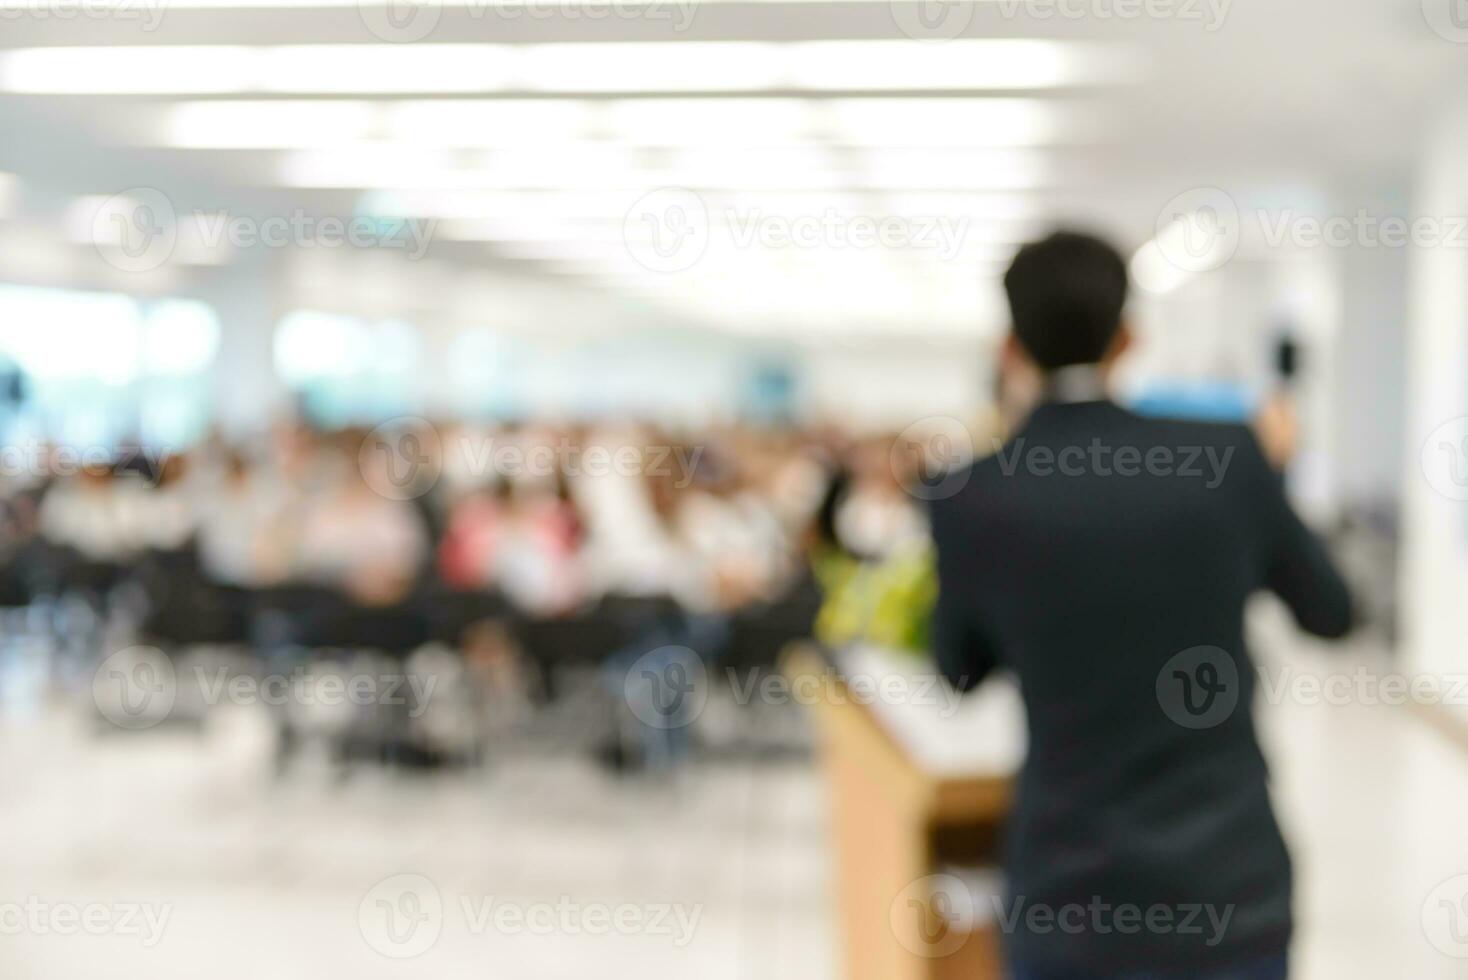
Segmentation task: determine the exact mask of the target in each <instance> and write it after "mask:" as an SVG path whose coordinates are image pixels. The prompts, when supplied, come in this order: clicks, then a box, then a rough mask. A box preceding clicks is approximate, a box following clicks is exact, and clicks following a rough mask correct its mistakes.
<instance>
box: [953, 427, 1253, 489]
mask: <svg viewBox="0 0 1468 980" xmlns="http://www.w3.org/2000/svg"><path fill="white" fill-rule="evenodd" d="M986 448H987V450H988V451H987V452H985V453H984V455H982V456H980V457H978V458H976V459H974V460H973V461H971V462H969V463H967V464H965V465H963V466H960V467H956V468H954V469H952V470H950V471H948V472H947V473H946V474H945V475H944V477H943V479H942V480H941V481H939V482H938V483H935V484H934V485H933V486H932V487H931V489H932V490H933V491H935V492H933V493H930V494H929V495H928V499H929V502H930V504H931V505H932V508H933V509H934V510H935V511H942V510H944V509H948V508H954V507H957V508H964V507H968V506H976V505H979V504H981V502H983V501H985V500H994V499H996V497H995V495H996V494H999V495H1002V494H1003V492H1004V491H1005V490H1006V489H1010V490H1012V489H1015V488H1016V487H1017V486H1019V485H1021V484H1027V483H1028V480H1029V479H1031V478H1036V477H1039V478H1045V477H1051V476H1055V475H1057V474H1058V475H1062V476H1077V475H1084V474H1085V473H1089V472H1092V471H1094V472H1095V473H1096V474H1097V475H1108V476H1109V475H1113V474H1114V473H1116V472H1117V471H1116V469H1115V468H1116V466H1117V465H1118V464H1119V465H1120V466H1121V467H1122V469H1123V470H1124V471H1125V472H1126V474H1127V475H1146V474H1149V473H1152V472H1153V471H1162V472H1164V475H1170V474H1173V473H1175V472H1176V471H1177V469H1178V468H1184V469H1187V470H1192V469H1194V468H1200V467H1203V466H1208V467H1211V468H1212V470H1213V471H1214V472H1216V473H1217V474H1218V476H1219V478H1220V479H1221V478H1222V477H1223V476H1224V475H1225V474H1226V473H1227V474H1228V475H1232V473H1230V472H1229V471H1234V470H1235V468H1237V472H1238V473H1240V474H1242V473H1250V472H1253V471H1255V470H1257V469H1258V468H1259V467H1260V466H1262V465H1263V453H1262V452H1261V450H1260V448H1259V444H1258V441H1257V440H1256V439H1255V436H1254V433H1253V430H1252V429H1250V428H1249V427H1248V426H1247V425H1243V424H1239V423H1231V422H1214V421H1199V420H1194V419H1177V418H1167V417H1160V416H1150V415H1137V414H1134V413H1131V412H1122V413H1117V416H1116V417H1115V418H1113V419H1111V420H1109V421H1108V423H1107V424H1105V425H1099V426H1096V427H1094V428H1091V427H1083V428H1076V429H1070V430H1067V431H1066V432H1064V434H1056V433H1054V432H1045V433H1035V432H1028V431H1023V430H1022V431H1021V432H1019V433H1017V434H1016V435H1014V436H1013V437H1011V438H1009V439H1007V440H1004V441H996V442H995V443H994V444H993V445H992V446H990V447H986ZM1133 471H1135V472H1133Z"/></svg>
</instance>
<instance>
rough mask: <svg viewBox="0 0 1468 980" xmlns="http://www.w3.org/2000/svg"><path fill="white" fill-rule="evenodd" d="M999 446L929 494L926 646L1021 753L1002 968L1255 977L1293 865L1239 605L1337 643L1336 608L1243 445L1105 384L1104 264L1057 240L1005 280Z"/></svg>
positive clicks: (1334, 580) (1118, 306) (1116, 346)
mask: <svg viewBox="0 0 1468 980" xmlns="http://www.w3.org/2000/svg"><path fill="white" fill-rule="evenodd" d="M1004 284H1005V290H1006V292H1007V293H1008V297H1009V303H1010V309H1011V313H1012V317H1013V332H1012V334H1011V336H1010V337H1009V339H1008V341H1007V346H1006V350H1005V370H1006V371H1010V372H1015V373H1028V374H1030V375H1031V376H1033V377H1036V378H1038V379H1039V388H1040V390H1041V391H1042V392H1043V395H1042V397H1041V399H1040V403H1039V405H1038V406H1037V407H1036V408H1035V409H1034V410H1033V412H1031V414H1030V415H1029V418H1028V419H1027V421H1025V422H1024V423H1023V425H1021V426H1020V427H1019V428H1018V429H1017V431H1016V432H1015V433H1014V435H1013V437H1012V438H1011V439H1010V441H1009V442H1008V443H1006V444H1005V445H1004V446H1003V447H1002V448H1000V449H999V450H998V452H996V453H995V455H993V456H990V457H989V458H987V459H984V460H982V461H980V462H978V463H975V464H974V465H973V466H972V468H971V469H970V470H969V471H968V473H967V474H966V477H967V478H966V479H963V480H951V482H950V483H949V484H948V485H949V486H959V485H960V484H961V487H960V489H958V490H957V491H956V492H954V493H953V494H952V495H950V496H947V497H945V498H944V499H940V500H936V501H934V502H933V505H932V525H933V535H934V539H935V541H936V543H937V549H938V574H939V580H940V598H939V600H938V607H937V611H936V614H935V622H934V642H935V649H936V654H937V657H938V660H939V664H940V666H941V669H942V671H943V673H944V674H945V675H946V676H947V677H948V678H949V680H950V681H951V682H952V683H953V684H954V685H955V686H957V687H958V688H960V689H967V688H970V687H973V686H974V685H975V684H977V683H978V682H979V681H981V680H982V679H983V678H984V676H985V675H986V674H988V673H989V672H990V671H991V670H993V669H994V668H996V667H1000V666H1002V667H1005V668H1008V669H1010V670H1012V671H1014V673H1015V674H1016V675H1017V677H1018V679H1019V681H1020V684H1021V687H1022V691H1023V696H1024V700H1025V704H1026V707H1027V709H1028V713H1029V734H1030V752H1029V757H1028V760H1027V762H1026V764H1025V767H1024V771H1023V773H1022V774H1021V776H1020V779H1019V787H1018V802H1017V806H1016V809H1015V812H1014V814H1013V818H1012V822H1011V825H1010V827H1009V833H1008V840H1007V844H1006V865H1007V873H1008V880H1009V895H1008V896H1007V900H1006V903H1005V905H1004V910H1003V914H1002V915H1001V922H1000V925H1001V928H1002V929H1003V930H1004V932H1005V933H1006V936H1007V941H1008V944H1009V948H1010V957H1011V960H1012V964H1013V970H1014V976H1015V978H1016V980H1082V978H1103V977H1104V978H1115V980H1121V978H1125V980H1143V978H1146V980H1160V978H1168V980H1171V978H1178V980H1182V978H1187V980H1224V978H1229V980H1234V978H1237V980H1245V978H1247V980H1266V978H1267V980H1279V978H1283V977H1285V976H1286V973H1287V967H1286V952H1287V947H1288V944H1289V941H1290V933H1291V884H1290V881H1291V870H1290V859H1289V855H1288V853H1287V852H1286V849H1285V844H1284V841H1283V839H1282V838H1281V835H1280V832H1279V828H1278V826H1277V825H1276V822H1275V818H1274V813H1273V810H1272V808H1271V805H1270V799H1269V790H1268V776H1267V772H1266V768H1265V763H1264V759H1263V756H1262V755H1261V753H1260V749H1259V745H1258V742H1257V739H1256V737H1255V732H1254V720H1253V710H1252V700H1253V694H1254V688H1255V681H1256V678H1255V673H1254V670H1253V669H1252V667H1251V666H1250V660H1249V657H1248V654H1247V652H1246V651H1245V649H1244V627H1243V618H1244V605H1245V601H1246V600H1247V599H1248V597H1249V596H1250V595H1251V594H1252V593H1254V592H1255V591H1257V590H1259V589H1269V590H1272V591H1273V592H1275V593H1276V594H1277V595H1278V596H1279V597H1280V598H1281V599H1283V600H1284V602H1285V603H1286V604H1287V605H1288V607H1289V608H1290V610H1291V611H1292V612H1293V614H1294V617H1295V619H1296V620H1297V621H1298V622H1299V624H1300V626H1301V627H1303V628H1304V629H1305V630H1307V631H1309V632H1311V633H1314V634H1317V635H1319V636H1325V637H1335V636H1340V635H1341V634H1343V633H1345V632H1346V631H1347V629H1348V628H1349V626H1350V623H1351V601H1350V597H1349V595H1348V593H1347V591H1346V587H1345V585H1344V584H1343V583H1342V581H1341V578H1340V576H1339V575H1338V574H1337V573H1336V571H1335V570H1334V568H1333V567H1332V565H1331V562H1330V560H1329V558H1328V557H1327V555H1326V553H1325V551H1324V550H1323V549H1322V547H1321V545H1320V543H1319V542H1318V541H1317V540H1316V539H1315V538H1314V537H1313V536H1312V535H1311V533H1310V532H1309V531H1308V530H1306V528H1305V527H1304V526H1303V525H1302V524H1301V522H1300V520H1299V519H1298V517H1296V515H1295V513H1294V512H1293V511H1292V510H1291V508H1290V505H1289V503H1288V502H1287V500H1286V498H1285V494H1284V488H1283V486H1282V482H1281V478H1280V476H1279V474H1278V473H1276V472H1275V471H1274V470H1273V469H1272V468H1271V466H1270V464H1269V463H1268V462H1267V461H1266V459H1265V456H1264V455H1263V453H1262V452H1261V451H1260V448H1259V445H1258V443H1257V442H1256V441H1255V439H1254V437H1253V435H1252V434H1251V433H1250V432H1249V431H1248V430H1247V429H1245V428H1243V427H1239V426H1231V425H1220V424H1207V423H1194V422H1176V421H1165V420H1159V419H1148V418H1142V417H1139V416H1137V415H1133V414H1132V413H1130V412H1128V411H1126V410H1125V409H1123V408H1120V407H1119V406H1117V405H1116V404H1114V403H1113V402H1112V401H1110V400H1109V399H1108V398H1107V396H1106V382H1107V377H1108V374H1109V372H1110V370H1111V367H1112V365H1113V364H1114V363H1115V361H1116V359H1117V358H1118V357H1119V356H1120V354H1121V353H1122V352H1123V351H1124V350H1125V348H1126V346H1127V342H1128V336H1127V332H1126V329H1125V327H1124V326H1123V324H1122V308H1123V305H1124V303H1125V301H1126V294H1127V273H1126V265H1125V263H1124V262H1123V260H1122V258H1121V256H1120V255H1118V254H1117V253H1116V252H1115V250H1113V249H1112V248H1111V247H1110V246H1108V245H1106V244H1105V243H1104V242H1101V241H1099V240H1097V239H1094V238H1091V237H1088V236H1085V235H1079V234H1073V233H1057V234H1054V235H1052V236H1050V237H1049V238H1047V239H1045V240H1043V241H1040V242H1036V243H1034V244H1032V245H1029V246H1027V247H1025V248H1024V249H1022V250H1021V251H1020V253H1019V254H1018V256H1017V257H1016V258H1015V260H1014V263H1013V265H1012V266H1011V267H1010V269H1009V271H1008V273H1007V274H1006V276H1005V280H1004Z"/></svg>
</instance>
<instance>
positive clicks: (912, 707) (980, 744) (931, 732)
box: [826, 647, 1027, 779]
mask: <svg viewBox="0 0 1468 980" xmlns="http://www.w3.org/2000/svg"><path fill="white" fill-rule="evenodd" d="M826 656H827V659H828V660H829V663H830V665H831V666H832V668H833V669H834V671H835V672H836V674H837V675H838V677H839V678H840V680H841V681H842V682H843V684H844V686H845V688H846V691H847V695H848V696H849V697H850V698H851V700H852V701H853V702H855V703H857V704H861V705H863V706H864V707H865V708H866V709H867V710H868V711H869V712H870V714H871V716H872V718H873V719H874V720H875V721H876V722H877V724H878V725H879V726H880V727H881V728H882V730H883V731H884V732H885V733H886V734H887V736H888V737H890V738H891V739H892V741H893V742H895V743H896V744H897V745H898V747H899V748H901V749H902V751H903V754H905V755H906V756H907V757H908V758H909V759H911V761H912V763H913V764H914V765H915V766H916V767H917V768H919V769H920V770H922V771H923V772H925V773H927V774H928V775H930V776H933V777H937V778H940V779H972V778H980V779H991V778H1006V777H1009V776H1013V775H1014V774H1015V773H1016V772H1018V771H1019V767H1020V765H1021V763H1023V761H1024V757H1025V751H1026V747H1027V738H1026V734H1025V715H1024V705H1023V703H1022V702H1021V701H1020V696H1019V689H1018V687H1017V686H1016V685H1015V684H1014V682H1013V681H1012V680H1010V679H1009V678H1007V677H1003V676H997V677H993V678H991V679H989V680H987V681H985V682H984V683H983V684H982V685H981V686H980V687H979V688H978V689H976V690H974V691H971V692H969V693H968V694H966V695H960V694H958V693H957V692H956V691H953V690H952V689H950V688H949V687H948V685H947V683H946V682H945V681H944V680H943V679H942V677H940V676H937V671H936V668H935V667H934V666H933V664H932V663H931V661H928V660H924V659H921V658H918V657H914V656H913V655H911V654H898V653H892V652H889V651H886V650H881V649H877V648H874V647H854V648H849V649H845V650H840V651H830V652H828V653H827V654H826Z"/></svg>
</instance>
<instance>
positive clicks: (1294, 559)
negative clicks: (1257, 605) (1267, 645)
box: [1244, 433, 1354, 639]
mask: <svg viewBox="0 0 1468 980" xmlns="http://www.w3.org/2000/svg"><path fill="white" fill-rule="evenodd" d="M1244 449H1245V454H1246V455H1247V457H1248V459H1249V462H1250V464H1251V466H1252V467H1253V468H1254V471H1255V478H1254V479H1253V480H1252V481H1251V484H1252V485H1251V491H1250V492H1251V494H1252V495H1253V496H1254V500H1255V502H1254V506H1255V507H1256V508H1257V509H1258V512H1259V513H1260V515H1261V516H1262V518H1263V523H1264V561H1265V568H1264V578H1265V585H1266V586H1267V587H1268V588H1269V590H1270V591H1271V592H1273V593H1274V594H1275V595H1277V596H1279V597H1280V598H1281V599H1283V600H1284V603H1285V605H1286V606H1288V607H1289V609H1290V612H1291V613H1292V614H1293V615H1294V617H1295V622H1296V623H1298V624H1299V626H1300V628H1301V629H1303V630H1305V631H1306V632H1307V633H1313V634H1314V635H1316V636H1322V637H1326V638H1328V639H1335V638H1337V637H1340V636H1344V635H1345V634H1346V633H1348V632H1349V631H1350V629H1351V626H1352V625H1353V622H1354V616H1353V612H1352V602H1351V592H1350V589H1349V588H1347V586H1346V583H1345V580H1344V579H1342V578H1341V575H1340V572H1338V571H1337V570H1336V567H1335V563H1334V562H1333V561H1331V558H1330V555H1329V554H1327V553H1326V550H1325V546H1324V545H1323V544H1322V543H1321V541H1320V539H1319V538H1318V537H1316V535H1315V534H1314V532H1312V531H1311V530H1310V529H1309V528H1307V527H1306V526H1305V525H1304V523H1303V522H1302V521H1301V520H1300V518H1299V515H1298V514H1296V513H1295V509H1294V508H1293V507H1291V506H1290V502H1289V499H1288V498H1287V497H1286V496H1285V490H1284V480H1283V478H1282V476H1281V475H1280V474H1279V473H1278V472H1276V471H1275V470H1274V468H1273V467H1271V466H1270V465H1269V463H1268V461H1266V459H1265V458H1264V454H1263V452H1262V451H1261V450H1260V448H1259V444H1258V443H1257V442H1256V441H1255V440H1254V437H1253V434H1252V433H1250V434H1248V436H1247V439H1246V444H1245V447H1244Z"/></svg>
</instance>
